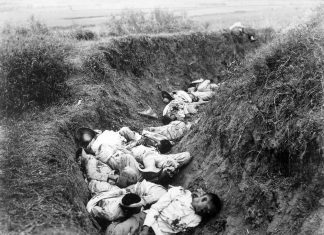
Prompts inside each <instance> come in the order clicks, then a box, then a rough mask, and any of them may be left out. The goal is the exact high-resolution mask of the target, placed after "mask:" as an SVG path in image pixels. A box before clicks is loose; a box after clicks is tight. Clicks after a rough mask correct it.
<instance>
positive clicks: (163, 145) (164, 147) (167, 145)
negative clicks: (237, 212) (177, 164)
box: [157, 140, 172, 154]
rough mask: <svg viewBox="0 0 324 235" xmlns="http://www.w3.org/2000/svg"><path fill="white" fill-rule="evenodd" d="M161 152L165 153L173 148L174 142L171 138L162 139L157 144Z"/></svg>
mask: <svg viewBox="0 0 324 235" xmlns="http://www.w3.org/2000/svg"><path fill="white" fill-rule="evenodd" d="M157 148H158V150H159V152H160V153H162V154H164V153H167V152H169V151H170V150H171V148H172V144H171V142H170V141H169V140H161V141H160V143H159V144H158V146H157Z"/></svg>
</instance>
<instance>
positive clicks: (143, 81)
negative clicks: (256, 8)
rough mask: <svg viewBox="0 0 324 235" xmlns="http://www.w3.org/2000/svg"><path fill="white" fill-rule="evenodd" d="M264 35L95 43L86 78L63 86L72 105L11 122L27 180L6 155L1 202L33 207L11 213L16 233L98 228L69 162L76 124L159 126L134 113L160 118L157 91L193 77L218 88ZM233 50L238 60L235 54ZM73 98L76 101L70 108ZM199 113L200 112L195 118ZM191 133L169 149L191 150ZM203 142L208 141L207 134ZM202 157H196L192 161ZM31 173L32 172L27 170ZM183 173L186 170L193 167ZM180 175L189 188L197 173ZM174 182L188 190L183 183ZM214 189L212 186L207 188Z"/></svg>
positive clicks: (79, 76)
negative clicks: (152, 112)
mask: <svg viewBox="0 0 324 235" xmlns="http://www.w3.org/2000/svg"><path fill="white" fill-rule="evenodd" d="M262 35H263V34H262ZM265 35H266V34H265ZM268 36H269V35H267V36H264V37H260V40H259V41H258V42H257V43H250V42H249V41H248V40H243V41H241V42H238V44H237V43H234V42H233V40H232V39H231V38H230V37H231V36H230V35H229V34H228V33H226V32H225V33H192V34H177V35H157V36H128V37H122V38H114V39H112V40H111V41H109V42H101V43H99V44H98V45H94V46H93V48H92V49H91V51H90V54H91V55H90V56H89V57H87V59H86V60H85V61H84V67H85V71H86V72H84V73H79V74H75V75H74V76H72V77H71V78H70V79H69V80H68V83H69V86H70V87H71V88H72V93H73V102H71V103H70V104H68V105H66V106H64V107H63V106H62V107H56V108H54V110H50V109H49V110H45V111H44V112H43V113H42V114H41V115H40V118H38V119H37V120H27V121H26V120H24V121H21V122H20V124H16V129H18V130H19V129H21V133H19V132H18V133H17V136H19V138H21V139H23V141H22V144H21V146H19V147H18V150H16V151H18V152H26V151H25V149H28V151H27V153H26V156H25V158H24V159H23V160H19V161H20V162H21V165H19V172H23V173H24V174H26V176H28V179H26V180H24V181H22V180H21V178H20V176H19V175H17V174H16V173H15V172H14V171H12V169H13V168H14V167H13V164H14V161H15V160H17V159H20V158H19V157H20V155H19V154H16V155H15V156H13V157H11V160H10V162H8V163H7V164H8V165H7V166H8V171H10V170H11V172H8V177H11V179H10V181H8V184H10V190H11V193H9V194H8V197H10V196H11V199H12V198H14V200H8V201H9V203H8V205H7V207H10V208H13V209H17V210H18V209H19V208H21V207H25V208H33V209H32V210H29V211H26V212H25V211H24V213H16V214H12V215H11V220H12V221H13V223H14V224H17V226H18V228H19V229H20V231H23V229H24V228H25V227H26V226H27V225H28V227H27V228H28V229H29V231H30V232H32V233H34V234H38V233H41V234H51V233H56V232H62V231H64V232H65V233H69V234H98V233H99V229H98V227H96V226H95V223H93V219H92V218H90V217H89V215H88V213H87V212H86V209H85V205H86V204H87V202H88V200H89V199H90V193H89V191H88V189H87V185H86V183H85V181H84V177H83V175H82V173H81V171H80V168H79V166H78V164H77V162H76V160H75V154H76V150H77V144H76V142H75V139H74V134H75V130H76V129H77V128H79V127H82V126H86V127H89V128H93V129H102V130H105V129H108V130H118V129H119V128H121V127H123V126H128V127H130V128H131V129H133V130H135V131H138V132H140V131H141V130H142V129H143V128H144V127H147V126H160V125H162V123H161V120H152V119H148V118H145V117H142V116H140V115H139V114H138V113H137V112H138V111H143V110H144V109H146V108H147V107H149V106H150V107H152V108H153V109H154V110H155V111H156V113H157V114H158V115H159V116H160V117H161V116H162V110H163V108H164V106H165V104H164V103H163V102H162V99H161V96H160V88H162V89H163V90H167V91H171V90H180V89H183V88H184V87H187V85H188V84H189V83H190V81H192V80H195V79H199V78H204V79H212V80H213V81H214V82H215V83H218V82H222V81H223V80H224V79H226V76H225V74H226V72H227V71H228V70H230V66H231V64H233V62H235V61H236V63H238V62H239V61H240V60H242V59H243V58H244V56H245V54H247V53H249V52H252V51H254V50H255V49H257V48H258V47H259V46H260V45H261V44H262V43H264V42H266V41H267V40H269V38H268ZM237 49H239V51H240V53H241V54H237V51H238V50H237ZM234 52H235V53H234ZM237 56H239V58H238V57H237ZM234 65H235V63H234ZM80 100H81V103H80V104H79V105H76V103H78V101H80ZM204 113H205V109H204V108H203V110H202V111H201V114H202V115H203V114H204ZM42 118H43V120H41V119H42ZM28 121H29V123H27V124H26V122H28ZM17 127H18V128H17ZM27 130H28V131H27ZM27 132H28V133H27ZM192 134H194V133H189V135H188V136H187V138H185V139H186V141H187V143H186V144H183V143H182V144H181V145H180V146H179V147H177V148H175V151H177V150H178V149H179V148H181V147H183V146H185V145H190V140H188V138H189V137H190V136H191V135H192ZM203 139H206V140H207V139H208V136H204V137H203ZM207 142H210V140H207ZM191 146H194V145H191ZM202 153H204V154H206V157H207V158H208V157H211V156H208V155H207V153H206V152H205V151H202ZM201 159H202V158H201V157H199V158H198V159H197V161H198V162H199V161H201ZM196 164H197V162H196V161H195V163H194V165H196ZM31 167H32V169H34V168H35V169H36V168H37V169H39V170H37V171H36V170H30V169H31ZM17 168H18V167H17ZM15 169H16V168H15ZM188 169H192V165H190V166H189V168H188ZM197 172H198V171H196V173H197ZM214 173H217V172H213V174H214ZM180 177H184V178H186V179H187V181H188V182H189V181H191V179H194V181H196V180H197V177H196V175H195V176H194V177H193V174H192V176H190V174H189V175H188V170H184V174H181V176H180ZM177 182H179V181H177V180H176V181H175V184H176V183H177ZM222 182H223V181H222ZM35 184H36V185H37V186H35ZM179 184H181V185H187V184H185V183H183V182H180V183H179ZM26 185H28V187H25V186H26ZM218 186H220V185H217V184H212V185H211V189H213V190H214V189H216V188H217V187H218ZM36 187H39V188H37V190H41V192H42V193H41V194H40V193H37V192H36V193H35V188H36ZM189 187H192V185H189ZM20 191H21V192H23V193H24V194H28V195H30V196H29V198H27V199H26V198H23V197H22V196H21V195H23V194H18V193H17V192H20ZM17 202H19V203H20V204H19V206H18V203H17ZM35 202H37V203H35ZM26 215H27V216H26ZM35 221H37V223H36V222H35ZM18 224H19V225H18ZM30 224H31V225H30ZM212 224H214V225H213V226H216V228H214V230H211V231H216V230H217V231H218V230H219V231H222V229H223V227H224V218H216V220H215V221H212ZM215 224H216V225H215ZM225 224H226V223H225ZM202 228H208V226H207V227H206V226H205V225H202V227H201V228H198V230H197V231H198V233H199V231H203V232H204V234H208V233H210V231H209V230H208V231H209V232H208V231H207V230H201V229H202ZM215 229H216V230H215ZM210 234H212V233H210Z"/></svg>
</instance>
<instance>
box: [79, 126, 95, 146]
mask: <svg viewBox="0 0 324 235" xmlns="http://www.w3.org/2000/svg"><path fill="white" fill-rule="evenodd" d="M84 134H88V135H89V136H90V138H91V140H92V139H93V138H94V137H95V136H96V135H97V132H95V131H94V130H92V129H90V128H87V127H81V128H79V129H77V131H76V133H75V138H76V140H77V142H78V143H80V144H81V145H84V144H85V143H87V142H90V141H91V140H90V141H89V140H85V139H83V135H84Z"/></svg>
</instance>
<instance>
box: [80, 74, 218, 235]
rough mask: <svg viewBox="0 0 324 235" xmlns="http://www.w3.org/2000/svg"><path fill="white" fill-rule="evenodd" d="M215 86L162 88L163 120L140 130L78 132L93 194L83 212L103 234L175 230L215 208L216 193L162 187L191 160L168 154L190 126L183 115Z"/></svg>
mask: <svg viewBox="0 0 324 235" xmlns="http://www.w3.org/2000/svg"><path fill="white" fill-rule="evenodd" d="M217 87H218V86H217V85H216V84H212V83H211V82H210V81H209V80H198V81H195V82H193V83H192V84H191V85H190V87H189V88H188V90H187V91H174V92H171V93H168V92H165V91H163V92H162V98H163V101H164V102H165V103H167V105H166V107H165V109H164V111H163V116H164V119H163V120H164V121H165V122H167V123H168V124H167V125H164V126H158V127H147V128H144V130H143V131H142V134H139V133H137V132H135V131H133V130H131V129H130V128H128V127H123V128H121V129H120V130H119V131H111V130H105V131H103V132H102V131H100V130H92V129H89V128H79V129H78V130H77V132H76V139H77V141H78V142H79V144H80V146H81V149H80V150H81V151H79V153H80V163H81V166H82V168H83V170H84V173H85V178H86V181H87V183H88V186H89V190H90V192H91V194H92V196H93V197H92V198H91V200H90V201H89V202H88V204H87V210H88V212H89V213H90V214H91V216H93V217H94V218H95V219H97V221H100V222H101V224H103V225H106V227H107V226H108V227H107V229H106V234H107V235H108V234H111V235H113V234H114V235H129V234H141V235H144V234H156V235H162V234H163V235H165V234H176V233H179V232H184V231H187V230H188V229H190V228H193V227H196V226H197V225H198V224H199V223H200V222H201V221H202V219H205V218H209V217H211V216H214V215H215V214H217V213H218V212H219V211H220V209H221V201H220V199H219V197H218V196H217V195H216V194H213V193H206V192H204V191H202V190H198V191H195V192H190V191H189V190H186V189H184V188H183V187H172V186H169V187H168V189H167V188H165V187H164V186H162V185H167V184H168V183H169V182H170V181H171V179H172V178H173V177H174V176H175V175H176V174H177V173H178V172H179V169H180V168H181V167H183V166H184V165H186V164H188V163H189V162H190V160H191V159H192V156H191V155H190V153H189V152H182V153H176V154H167V153H168V152H169V151H170V150H171V148H172V146H173V145H174V144H175V143H176V142H177V141H179V140H180V139H181V138H182V137H183V136H184V135H185V134H186V133H187V132H188V131H189V130H190V128H191V125H192V124H191V123H189V122H188V123H185V122H184V121H185V117H186V116H188V115H190V114H193V113H196V112H197V107H198V106H199V105H201V104H203V103H205V102H207V101H208V100H210V99H211V97H212V96H213V93H214V92H215V90H216V89H217Z"/></svg>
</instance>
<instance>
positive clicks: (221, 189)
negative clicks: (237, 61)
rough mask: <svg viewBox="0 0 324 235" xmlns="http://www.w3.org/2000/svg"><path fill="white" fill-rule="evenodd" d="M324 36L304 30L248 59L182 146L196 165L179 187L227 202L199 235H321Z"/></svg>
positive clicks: (185, 172)
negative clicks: (198, 191) (203, 190)
mask: <svg viewBox="0 0 324 235" xmlns="http://www.w3.org/2000/svg"><path fill="white" fill-rule="evenodd" d="M323 35H324V33H323V30H322V27H319V26H318V25H316V24H312V25H305V26H301V27H300V28H298V29H295V30H291V31H290V32H289V33H288V34H287V35H285V36H283V37H282V38H279V39H277V40H276V41H275V42H274V43H272V44H270V45H268V46H266V47H264V48H262V49H260V50H259V51H258V52H257V53H256V54H255V55H253V56H251V57H249V58H248V59H247V60H246V61H245V62H244V63H243V64H242V66H240V67H238V68H236V71H235V72H233V74H231V75H230V77H231V81H230V82H228V83H226V84H225V85H224V86H223V87H222V88H221V89H220V90H219V91H218V93H217V95H216V97H215V99H214V100H213V101H212V103H211V105H210V106H208V107H207V108H206V109H205V114H204V116H203V117H202V119H201V122H200V124H198V125H197V126H196V127H195V128H194V129H193V130H192V131H191V132H190V133H189V134H188V135H187V136H186V137H185V138H184V139H182V141H181V142H180V144H179V145H178V146H177V147H176V149H175V151H183V150H186V151H190V153H191V154H192V155H193V156H194V160H193V161H192V162H191V164H190V165H189V166H188V167H186V168H185V169H184V170H183V171H181V172H180V174H179V175H178V177H177V179H176V181H175V183H176V184H180V185H185V186H187V187H189V188H192V189H195V188H199V187H202V188H203V189H205V190H207V191H212V192H216V193H218V194H219V195H220V196H221V198H222V199H223V200H224V210H223V212H222V213H221V215H220V216H219V217H218V218H215V219H214V220H212V221H210V222H209V223H207V224H205V225H204V226H200V227H199V228H198V229H197V230H196V231H195V234H215V231H219V232H220V234H299V233H300V234H320V233H319V232H318V231H323V219H320V217H321V216H322V215H323V212H322V206H321V204H320V203H319V201H320V199H321V198H323V194H324V192H323V187H324V171H323V169H324V168H323V152H322V145H323V139H322V138H323V121H322V120H323V113H322V109H321V106H322V103H323V89H322V85H321V84H322V82H323V80H322V79H323V76H322V75H323V61H324V60H323V59H324V57H323V54H322V53H321V51H322V50H323V43H322V42H323V41H322V38H323ZM309 216H310V217H309ZM316 231H317V233H316Z"/></svg>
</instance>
